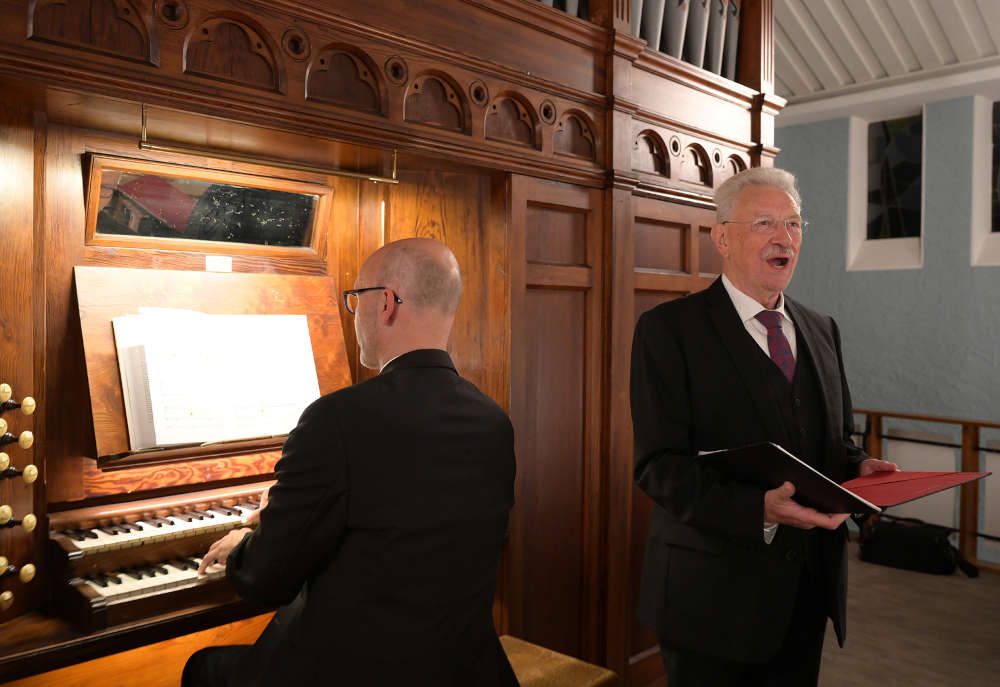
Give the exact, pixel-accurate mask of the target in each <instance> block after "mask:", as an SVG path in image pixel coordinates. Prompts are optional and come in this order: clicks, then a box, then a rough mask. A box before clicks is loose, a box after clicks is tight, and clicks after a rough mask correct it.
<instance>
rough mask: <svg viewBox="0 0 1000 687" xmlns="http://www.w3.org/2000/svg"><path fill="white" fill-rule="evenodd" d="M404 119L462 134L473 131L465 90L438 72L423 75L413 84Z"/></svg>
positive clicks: (411, 84) (407, 92)
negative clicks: (463, 91)
mask: <svg viewBox="0 0 1000 687" xmlns="http://www.w3.org/2000/svg"><path fill="white" fill-rule="evenodd" d="M403 119H404V120H405V121H407V122H415V123H417V124H426V125H427V126H434V127H437V128H439V129H447V130H448V131H457V132H459V133H463V134H468V133H470V131H471V127H470V126H469V125H470V123H471V115H470V112H469V103H468V102H467V101H466V99H465V96H464V95H463V93H462V89H461V88H459V87H458V84H457V83H456V82H455V81H454V80H453V79H452V78H451V77H450V76H448V75H447V74H444V73H442V72H437V71H427V72H423V73H422V74H419V75H418V76H417V77H416V78H414V79H413V81H411V82H410V86H409V88H407V89H406V98H405V99H404V101H403Z"/></svg>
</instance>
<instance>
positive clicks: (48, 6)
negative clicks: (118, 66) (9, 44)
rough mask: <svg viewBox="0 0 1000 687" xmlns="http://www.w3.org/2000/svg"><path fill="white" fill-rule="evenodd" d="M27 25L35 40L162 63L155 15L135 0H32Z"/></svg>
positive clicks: (123, 57)
mask: <svg viewBox="0 0 1000 687" xmlns="http://www.w3.org/2000/svg"><path fill="white" fill-rule="evenodd" d="M108 10H112V12H109V11H108ZM27 28H28V38H32V39H35V40H40V41H45V42H48V43H54V44H56V45H65V46H67V47H71V48H82V49H84V50H90V51H93V52H97V53H100V54H102V55H110V56H112V57H117V58H119V59H123V60H129V61H132V62H140V63H144V64H152V65H154V66H159V64H160V46H159V41H158V39H157V36H156V27H155V26H154V24H153V17H152V15H151V14H150V12H149V10H148V8H143V9H141V10H140V9H139V8H138V7H136V5H135V3H133V2H132V0H30V1H29V2H28V27H27Z"/></svg>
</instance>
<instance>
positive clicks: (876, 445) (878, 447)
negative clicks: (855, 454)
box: [865, 413, 882, 459]
mask: <svg viewBox="0 0 1000 687" xmlns="http://www.w3.org/2000/svg"><path fill="white" fill-rule="evenodd" d="M866 421H867V424H868V425H869V426H870V427H871V432H870V433H869V434H868V441H867V442H866V446H865V453H867V454H868V455H869V456H871V457H872V458H879V459H881V458H882V416H881V415H879V414H878V413H868V414H867V416H866Z"/></svg>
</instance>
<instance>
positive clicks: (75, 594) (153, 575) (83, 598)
mask: <svg viewBox="0 0 1000 687" xmlns="http://www.w3.org/2000/svg"><path fill="white" fill-rule="evenodd" d="M270 484H271V482H267V483H256V484H251V485H242V486H238V487H229V488H224V489H212V490H207V491H200V492H190V493H186V494H179V495H176V496H172V497H160V498H153V499H145V500H141V501H130V502H128V503H123V504H119V505H112V506H94V507H89V508H81V509H76V510H67V511H62V512H58V513H52V514H51V515H50V516H49V526H50V531H49V540H50V543H51V547H52V550H53V556H52V560H53V564H54V567H55V568H56V569H57V570H58V571H59V572H58V573H57V574H56V576H55V577H56V579H57V580H59V582H58V589H57V590H56V591H57V595H56V598H58V599H60V600H61V602H62V603H61V606H62V607H63V608H64V609H66V611H67V612H68V613H69V614H70V616H71V617H70V619H71V620H73V621H74V622H76V623H77V624H78V625H79V626H80V627H81V628H83V629H84V630H87V631H91V630H97V629H102V628H105V627H109V626H113V625H118V624H121V623H127V622H130V621H132V620H136V619H140V618H148V617H150V616H154V615H157V614H160V613H165V612H169V611H173V610H176V609H178V608H183V607H185V606H189V605H194V604H201V603H225V602H228V601H233V600H235V599H236V598H237V597H236V594H235V592H233V590H232V588H231V587H230V585H229V584H228V582H226V580H225V567H224V566H219V565H213V566H211V567H210V568H209V569H208V574H207V575H204V576H202V577H198V575H197V570H198V565H199V563H200V561H201V558H200V556H201V555H202V554H204V553H205V551H207V550H208V547H209V546H210V545H211V544H212V543H213V542H214V541H215V540H217V539H219V538H220V537H222V536H223V535H224V534H225V532H227V531H229V530H231V529H235V528H238V527H245V526H247V525H246V524H245V519H246V517H247V516H248V515H249V514H250V513H252V512H254V511H255V510H256V509H257V508H258V507H259V504H260V493H261V492H262V491H263V490H264V489H266V488H267V487H268V486H270Z"/></svg>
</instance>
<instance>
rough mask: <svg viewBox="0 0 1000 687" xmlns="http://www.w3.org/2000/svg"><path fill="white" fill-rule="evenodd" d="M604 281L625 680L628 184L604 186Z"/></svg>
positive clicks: (610, 534) (616, 623) (612, 621)
mask: <svg viewBox="0 0 1000 687" xmlns="http://www.w3.org/2000/svg"><path fill="white" fill-rule="evenodd" d="M605 198H606V201H605V202H606V203H607V205H606V207H608V208H609V211H608V212H607V214H606V219H605V226H606V227H607V230H606V231H605V232H604V237H605V239H604V247H605V252H604V254H605V255H606V256H607V260H606V262H605V270H604V272H605V278H604V284H605V288H606V289H607V294H608V296H607V299H606V302H607V306H606V307H607V313H608V314H607V316H606V318H605V321H606V323H607V327H608V346H607V355H606V359H607V360H608V364H607V369H608V372H607V385H608V394H607V418H608V419H607V422H608V425H607V427H608V429H607V447H608V448H607V453H608V478H607V479H608V481H607V490H608V518H607V563H606V566H607V580H608V599H607V609H608V611H607V618H608V622H607V644H606V665H607V666H608V667H609V668H611V670H613V671H615V672H616V673H618V675H619V676H620V677H621V679H622V682H623V684H627V679H628V671H629V654H630V648H631V637H630V633H631V629H632V618H633V617H634V615H635V604H634V603H633V600H632V598H631V596H630V595H629V589H630V580H631V573H630V569H629V566H628V562H629V560H630V556H631V551H630V548H629V542H630V540H631V519H632V513H631V508H630V504H631V498H632V464H633V460H632V417H631V415H630V414H629V409H628V408H629V407H628V389H629V386H628V384H629V360H630V358H631V355H630V351H631V348H632V334H633V329H634V320H633V315H632V310H633V308H634V305H633V297H632V293H633V289H634V287H633V284H632V281H633V265H634V258H635V249H634V246H633V243H634V241H633V220H632V218H633V215H634V211H633V209H632V206H633V202H634V201H633V196H632V192H631V190H630V189H627V188H624V189H622V188H611V189H608V190H607V191H606V192H605Z"/></svg>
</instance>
